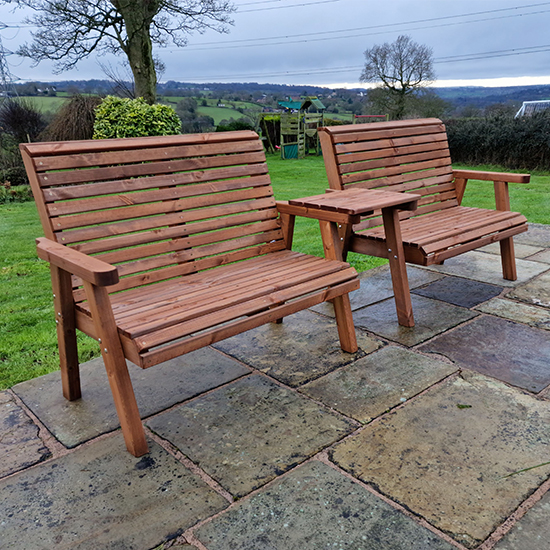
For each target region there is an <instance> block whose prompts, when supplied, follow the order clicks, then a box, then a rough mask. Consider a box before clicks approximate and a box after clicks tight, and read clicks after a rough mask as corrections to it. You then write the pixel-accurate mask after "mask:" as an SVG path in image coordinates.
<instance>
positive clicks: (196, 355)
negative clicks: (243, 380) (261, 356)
mask: <svg viewBox="0 0 550 550" xmlns="http://www.w3.org/2000/svg"><path fill="white" fill-rule="evenodd" d="M80 368H81V385H82V399H78V400H76V401H71V402H70V401H67V400H66V399H65V398H64V397H63V394H62V392H61V377H60V374H59V372H53V373H51V374H47V375H45V376H41V377H40V378H35V379H33V380H28V381H26V382H22V383H21V384H17V385H16V386H14V387H13V391H14V392H15V393H16V394H17V395H18V396H19V397H20V398H21V399H22V400H23V402H24V403H25V404H26V405H27V406H28V407H29V409H31V410H32V411H33V413H34V414H36V415H37V416H38V417H39V418H40V420H41V421H42V422H43V423H44V424H45V425H46V427H47V428H48V429H49V430H50V431H51V432H52V433H53V434H54V436H55V437H56V438H57V439H59V441H61V443H63V444H64V445H65V446H66V447H75V446H76V445H79V444H80V443H83V442H84V441H88V440H89V439H92V438H94V437H97V436H98V435H101V434H102V433H106V432H110V431H113V430H115V429H116V428H118V427H119V426H120V424H119V421H118V417H117V414H116V410H115V405H114V402H113V397H112V394H111V389H110V387H109V382H108V380H107V374H106V372H105V366H104V365H103V360H102V359H95V360H93V361H89V362H88V363H85V364H83V365H81V367H80ZM129 370H130V376H131V378H132V385H133V387H134V392H135V394H136V399H137V402H138V406H139V411H140V414H141V417H142V418H144V417H147V416H149V415H151V414H155V413H157V412H160V411H162V410H164V409H166V408H168V407H171V406H172V405H174V404H176V403H181V402H182V401H185V400H186V399H189V398H191V397H194V396H195V395H198V394H200V393H203V392H205V391H208V390H210V389H212V388H215V387H216V386H219V385H221V384H224V383H226V382H229V381H231V380H234V379H235V378H238V377H239V376H243V375H245V374H247V373H248V372H250V371H249V370H248V369H247V368H245V367H244V366H243V365H241V364H239V363H238V362H237V361H233V360H232V359H230V358H228V357H225V356H223V355H222V354H221V353H218V352H217V351H215V350H213V349H210V348H204V349H201V350H198V351H195V352H193V353H190V354H188V355H184V356H182V357H178V358H177V359H173V360H171V361H167V362H166V363H162V364H160V365H157V366H155V367H151V368H149V369H145V370H144V369H141V368H139V367H136V366H135V365H132V364H130V365H129Z"/></svg>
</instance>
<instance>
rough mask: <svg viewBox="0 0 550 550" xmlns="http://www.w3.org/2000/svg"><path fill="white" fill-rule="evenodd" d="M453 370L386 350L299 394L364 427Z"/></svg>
mask: <svg viewBox="0 0 550 550" xmlns="http://www.w3.org/2000/svg"><path fill="white" fill-rule="evenodd" d="M456 370H457V367H456V366H454V365H449V364H448V363H444V362H443V361H439V360H436V359H432V358H430V357H426V356H425V355H420V354H419V353H414V352H412V351H409V350H405V349H402V348H399V347H397V346H387V347H385V348H382V349H381V350H379V351H377V352H376V353H371V354H370V355H368V356H367V357H363V358H362V359H359V360H358V361H355V363H352V364H351V365H347V366H345V367H343V368H341V369H339V370H337V371H335V372H331V373H329V374H327V375H326V376H323V377H322V378H319V379H318V380H314V381H313V382H310V383H309V384H306V385H305V386H303V387H302V388H300V391H302V392H303V393H305V394H306V395H309V396H310V397H312V398H313V399H317V400H319V401H321V402H322V403H324V404H325V405H328V406H329V407H332V408H334V409H336V410H337V411H339V412H341V413H342V414H345V415H347V416H351V417H352V418H355V420H359V422H363V423H366V422H370V421H371V420H372V419H373V418H376V417H377V416H380V415H381V414H383V413H384V412H386V411H388V410H389V409H391V408H393V407H396V406H397V405H401V404H402V403H404V402H405V401H407V399H410V398H411V397H413V396H415V395H417V394H418V393H420V392H421V391H423V390H425V389H426V388H429V387H430V386H432V385H433V384H435V383H436V382H439V381H440V380H442V379H443V378H445V377H446V376H449V375H450V374H452V373H453V372H456Z"/></svg>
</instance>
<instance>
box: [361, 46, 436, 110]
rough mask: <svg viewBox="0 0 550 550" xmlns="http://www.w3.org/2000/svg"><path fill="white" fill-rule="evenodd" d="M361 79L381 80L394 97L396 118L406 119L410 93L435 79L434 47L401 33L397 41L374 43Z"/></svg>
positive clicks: (368, 53) (388, 93)
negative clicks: (423, 44)
mask: <svg viewBox="0 0 550 550" xmlns="http://www.w3.org/2000/svg"><path fill="white" fill-rule="evenodd" d="M365 58H366V62H365V67H364V69H363V72H362V73H361V77H360V81H361V82H381V84H382V85H381V88H383V89H384V90H385V91H386V92H387V94H386V95H387V96H389V98H392V99H393V101H392V102H391V103H392V104H393V110H392V113H391V114H392V118H395V119H398V120H399V119H402V118H403V116H404V114H405V106H406V99H407V96H409V95H411V94H413V93H414V92H416V91H417V90H418V89H419V88H422V87H425V86H428V85H430V84H431V83H432V82H433V81H434V80H435V73H434V70H433V58H432V49H431V48H428V47H427V46H422V45H420V44H417V43H416V42H413V41H412V39H411V37H410V36H405V35H401V36H399V37H398V38H397V40H396V41H395V42H392V43H391V44H390V43H385V44H382V45H380V46H373V47H372V48H370V49H368V50H366V51H365Z"/></svg>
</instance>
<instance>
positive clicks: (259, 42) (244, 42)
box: [170, 2, 550, 51]
mask: <svg viewBox="0 0 550 550" xmlns="http://www.w3.org/2000/svg"><path fill="white" fill-rule="evenodd" d="M545 4H546V5H548V4H550V2H545ZM506 9H510V8H506ZM495 11H502V10H492V12H495ZM548 12H550V9H547V10H539V11H533V12H528V13H521V14H513V15H502V16H498V17H484V18H480V19H473V20H469V21H458V22H452V23H442V24H437V25H427V26H421V27H413V28H407V29H403V31H404V32H408V31H417V30H425V29H434V28H440V27H450V26H456V25H463V24H465V23H468V24H469V23H481V22H485V21H496V20H500V19H511V18H514V17H523V16H527V15H540V14H542V13H548ZM479 13H480V14H481V13H484V12H479ZM473 15H474V14H465V15H460V16H448V17H441V18H435V19H424V20H419V21H411V22H404V23H391V24H388V25H377V26H370V27H359V28H356V29H346V30H342V31H323V32H315V33H307V34H297V35H288V36H277V37H270V38H249V39H241V40H233V41H227V42H224V43H223V44H220V42H205V43H203V44H198V45H196V46H185V47H183V48H170V50H171V51H173V50H187V51H207V50H225V49H235V48H245V47H248V46H251V45H253V46H255V47H268V46H279V45H289V44H303V43H308V42H325V41H327V40H342V39H348V38H364V37H367V36H377V35H380V34H386V33H388V32H392V31H390V30H380V31H377V32H371V33H366V34H365V33H361V34H347V35H343V36H332V37H330V36H327V35H328V34H336V33H342V32H350V31H351V32H358V31H364V30H370V29H381V28H384V27H395V26H398V25H415V24H417V23H422V22H430V21H435V20H444V19H451V18H453V19H454V18H457V17H471V16H473ZM309 36H311V37H314V36H320V38H311V39H307V38H306V39H303V40H289V38H300V37H309ZM272 40H281V41H279V42H272ZM211 44H212V46H210V45H211ZM214 44H215V46H214ZM204 46H207V47H204Z"/></svg>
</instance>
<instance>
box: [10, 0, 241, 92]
mask: <svg viewBox="0 0 550 550" xmlns="http://www.w3.org/2000/svg"><path fill="white" fill-rule="evenodd" d="M0 3H4V4H5V3H12V4H13V3H15V4H17V5H18V6H20V7H27V8H31V9H32V10H34V11H35V14H34V15H33V16H31V17H29V18H27V19H26V22H27V23H29V24H31V25H35V26H37V27H38V31H36V32H35V33H33V35H32V36H33V41H32V42H31V43H30V44H25V45H24V46H22V47H21V48H20V49H19V50H18V52H17V53H18V54H19V55H23V56H26V57H30V58H31V59H33V60H34V61H35V62H36V63H39V62H40V61H42V60H44V59H51V60H53V61H55V62H56V70H57V71H58V72H62V71H64V70H68V69H71V68H72V67H74V66H75V65H76V64H77V63H78V62H79V61H80V60H82V59H84V58H86V57H88V56H89V55H90V54H92V53H96V54H100V53H106V52H111V53H115V54H118V53H121V52H122V53H124V54H125V55H126V57H127V58H128V62H129V64H130V68H131V70H132V74H133V76H134V82H135V87H136V95H137V96H138V97H143V98H144V99H145V100H146V101H147V102H149V103H154V101H155V99H156V84H157V75H156V70H155V62H154V57H153V44H157V45H159V46H161V47H162V46H167V45H168V44H169V43H172V44H175V45H177V46H184V45H185V44H186V42H187V36H188V35H189V34H190V33H192V32H194V31H197V32H204V31H205V30H206V29H214V30H216V31H218V32H227V28H228V25H230V24H232V21H231V19H230V17H229V15H230V14H231V13H232V12H233V11H234V10H235V8H234V6H233V4H232V3H231V1H230V0H63V1H59V0H0Z"/></svg>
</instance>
